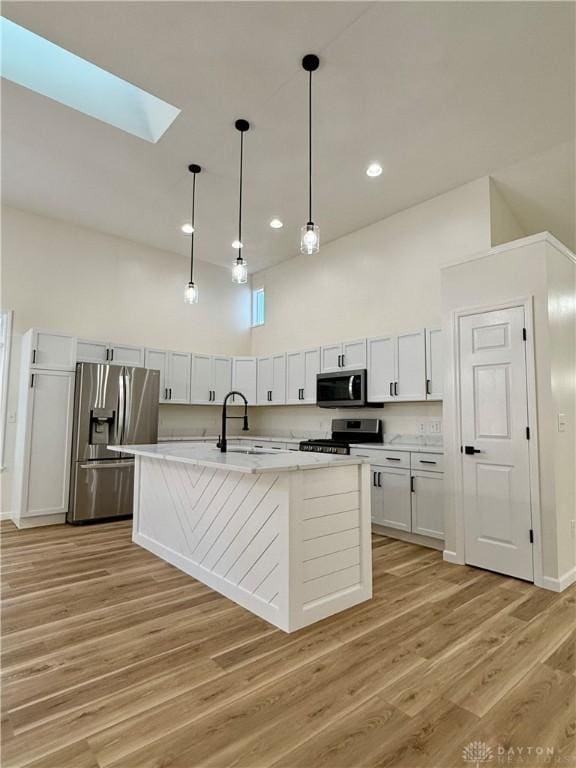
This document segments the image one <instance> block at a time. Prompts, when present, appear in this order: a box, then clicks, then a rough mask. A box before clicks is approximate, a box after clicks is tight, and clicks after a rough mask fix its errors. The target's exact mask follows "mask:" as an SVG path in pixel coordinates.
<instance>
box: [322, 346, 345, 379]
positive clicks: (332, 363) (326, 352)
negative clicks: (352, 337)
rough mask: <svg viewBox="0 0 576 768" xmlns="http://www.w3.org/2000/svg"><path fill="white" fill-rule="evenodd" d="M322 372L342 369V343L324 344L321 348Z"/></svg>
mask: <svg viewBox="0 0 576 768" xmlns="http://www.w3.org/2000/svg"><path fill="white" fill-rule="evenodd" d="M321 349H322V373H333V372H334V371H340V370H342V366H341V365H340V362H341V360H342V344H326V345H324V346H323V347H322V348H321Z"/></svg>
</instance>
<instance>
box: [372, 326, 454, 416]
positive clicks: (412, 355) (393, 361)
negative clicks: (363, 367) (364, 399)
mask: <svg viewBox="0 0 576 768" xmlns="http://www.w3.org/2000/svg"><path fill="white" fill-rule="evenodd" d="M435 344H436V339H435ZM440 365H441V363H440ZM426 379H427V375H426V332H425V331H423V330H422V331H414V332H411V333H401V334H398V335H397V336H381V337H378V338H375V339H368V400H369V402H373V403H379V402H398V401H412V400H426V399H427V394H426V393H427V383H426Z"/></svg>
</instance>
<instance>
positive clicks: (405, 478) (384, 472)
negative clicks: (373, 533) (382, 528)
mask: <svg viewBox="0 0 576 768" xmlns="http://www.w3.org/2000/svg"><path fill="white" fill-rule="evenodd" d="M375 469H376V470H377V471H378V477H377V485H378V487H379V488H380V489H381V493H382V501H381V504H382V512H381V520H382V525H388V526H390V528H399V529H400V530H402V531H410V530H411V529H412V522H411V504H410V495H411V494H410V472H409V471H408V470H407V469H391V468H390V467H375Z"/></svg>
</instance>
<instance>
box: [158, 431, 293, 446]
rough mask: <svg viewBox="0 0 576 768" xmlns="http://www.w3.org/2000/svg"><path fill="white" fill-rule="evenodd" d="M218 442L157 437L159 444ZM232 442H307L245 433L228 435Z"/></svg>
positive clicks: (195, 437) (205, 437) (206, 437)
mask: <svg viewBox="0 0 576 768" xmlns="http://www.w3.org/2000/svg"><path fill="white" fill-rule="evenodd" d="M213 440H214V441H216V440H218V435H203V436H199V435H193V436H191V437H158V442H159V443H198V442H212V441H213ZM234 440H257V441H259V442H263V443H295V444H298V443H300V442H301V441H302V440H307V438H306V437H284V436H280V437H270V435H265V436H264V435H252V434H251V433H250V432H246V433H244V434H242V435H229V436H228V442H229V443H230V442H232V441H234Z"/></svg>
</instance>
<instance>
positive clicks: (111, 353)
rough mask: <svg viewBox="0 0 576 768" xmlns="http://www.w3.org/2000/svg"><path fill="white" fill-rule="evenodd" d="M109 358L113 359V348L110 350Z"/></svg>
mask: <svg viewBox="0 0 576 768" xmlns="http://www.w3.org/2000/svg"><path fill="white" fill-rule="evenodd" d="M110 360H114V350H113V349H111V350H110Z"/></svg>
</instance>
